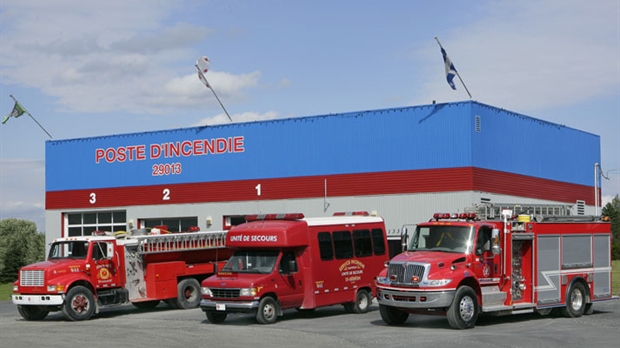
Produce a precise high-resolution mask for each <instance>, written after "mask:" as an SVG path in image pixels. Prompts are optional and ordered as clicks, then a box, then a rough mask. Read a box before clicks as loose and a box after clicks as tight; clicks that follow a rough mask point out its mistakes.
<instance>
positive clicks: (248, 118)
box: [192, 111, 280, 127]
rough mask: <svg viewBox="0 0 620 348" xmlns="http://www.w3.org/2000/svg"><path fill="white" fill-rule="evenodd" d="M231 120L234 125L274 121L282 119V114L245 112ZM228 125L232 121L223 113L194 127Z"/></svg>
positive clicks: (203, 120) (232, 116)
mask: <svg viewBox="0 0 620 348" xmlns="http://www.w3.org/2000/svg"><path fill="white" fill-rule="evenodd" d="M230 118H232V119H233V122H234V123H237V122H252V121H263V120H274V119H277V118H280V114H279V113H278V112H276V111H267V112H265V113H262V114H261V113H258V112H243V113H240V114H234V115H231V116H230ZM227 123H230V120H229V119H228V117H227V116H226V114H224V113H221V114H218V115H215V116H213V117H207V118H203V119H202V120H200V121H198V122H196V123H195V124H193V125H192V126H194V127H199V126H207V125H209V126H212V125H216V124H227Z"/></svg>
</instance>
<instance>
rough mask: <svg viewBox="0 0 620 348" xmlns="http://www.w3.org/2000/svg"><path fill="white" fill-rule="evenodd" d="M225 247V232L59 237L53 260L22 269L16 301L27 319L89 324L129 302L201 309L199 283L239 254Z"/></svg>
mask: <svg viewBox="0 0 620 348" xmlns="http://www.w3.org/2000/svg"><path fill="white" fill-rule="evenodd" d="M121 237H122V238H121ZM225 241H226V232H195V233H174V234H162V235H141V236H128V235H127V234H118V233H117V236H114V235H112V236H83V237H69V238H58V239H56V240H54V242H53V243H52V245H51V247H50V252H49V256H48V258H47V261H43V262H39V263H36V264H32V265H28V266H25V267H23V268H21V269H20V271H19V277H18V280H17V281H16V282H15V283H14V284H13V296H12V300H13V303H15V304H16V305H17V309H18V310H19V313H20V314H21V316H22V317H24V319H26V320H41V319H44V318H45V317H46V316H47V315H48V313H49V312H51V311H58V310H62V313H63V314H64V316H65V317H66V318H67V319H68V320H86V319H89V318H90V317H91V316H93V315H94V314H95V313H98V311H99V309H100V308H102V307H109V306H114V305H119V304H124V303H129V302H131V303H132V304H133V305H134V306H136V307H138V308H154V307H155V306H157V305H158V304H159V302H160V301H161V300H164V301H165V302H166V303H168V305H170V306H171V307H174V308H183V309H185V308H196V307H198V305H199V304H200V299H201V296H200V281H202V280H203V279H205V278H206V277H207V276H209V275H212V274H214V273H215V272H217V268H218V262H220V261H221V263H220V266H219V267H220V268H221V266H223V265H224V263H225V261H226V260H228V258H229V257H230V255H231V253H232V252H231V250H229V249H227V248H226V247H225Z"/></svg>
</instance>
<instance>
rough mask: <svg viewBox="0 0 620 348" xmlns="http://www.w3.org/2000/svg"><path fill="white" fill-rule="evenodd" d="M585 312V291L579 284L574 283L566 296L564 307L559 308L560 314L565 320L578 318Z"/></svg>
mask: <svg viewBox="0 0 620 348" xmlns="http://www.w3.org/2000/svg"><path fill="white" fill-rule="evenodd" d="M585 310H586V289H585V288H584V287H583V284H581V283H580V282H575V283H573V285H571V286H570V289H569V290H568V293H567V294H566V307H562V308H560V313H562V315H563V316H565V317H567V318H579V317H580V316H582V315H583V313H584V312H585Z"/></svg>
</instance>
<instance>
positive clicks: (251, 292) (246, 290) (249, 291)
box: [239, 288, 256, 296]
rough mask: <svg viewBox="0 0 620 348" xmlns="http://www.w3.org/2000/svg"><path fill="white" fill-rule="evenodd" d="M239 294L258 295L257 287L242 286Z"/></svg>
mask: <svg viewBox="0 0 620 348" xmlns="http://www.w3.org/2000/svg"><path fill="white" fill-rule="evenodd" d="M239 296H256V288H241V289H239Z"/></svg>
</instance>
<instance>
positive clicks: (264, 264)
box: [222, 250, 280, 274]
mask: <svg viewBox="0 0 620 348" xmlns="http://www.w3.org/2000/svg"><path fill="white" fill-rule="evenodd" d="M279 254H280V252H279V251H278V250H237V251H235V253H234V254H233V256H231V258H230V259H229V260H228V262H227V263H226V266H224V268H223V269H222V272H235V273H266V274H268V273H271V272H272V271H273V268H274V266H275V265H276V261H277V260H278V255H279Z"/></svg>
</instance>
